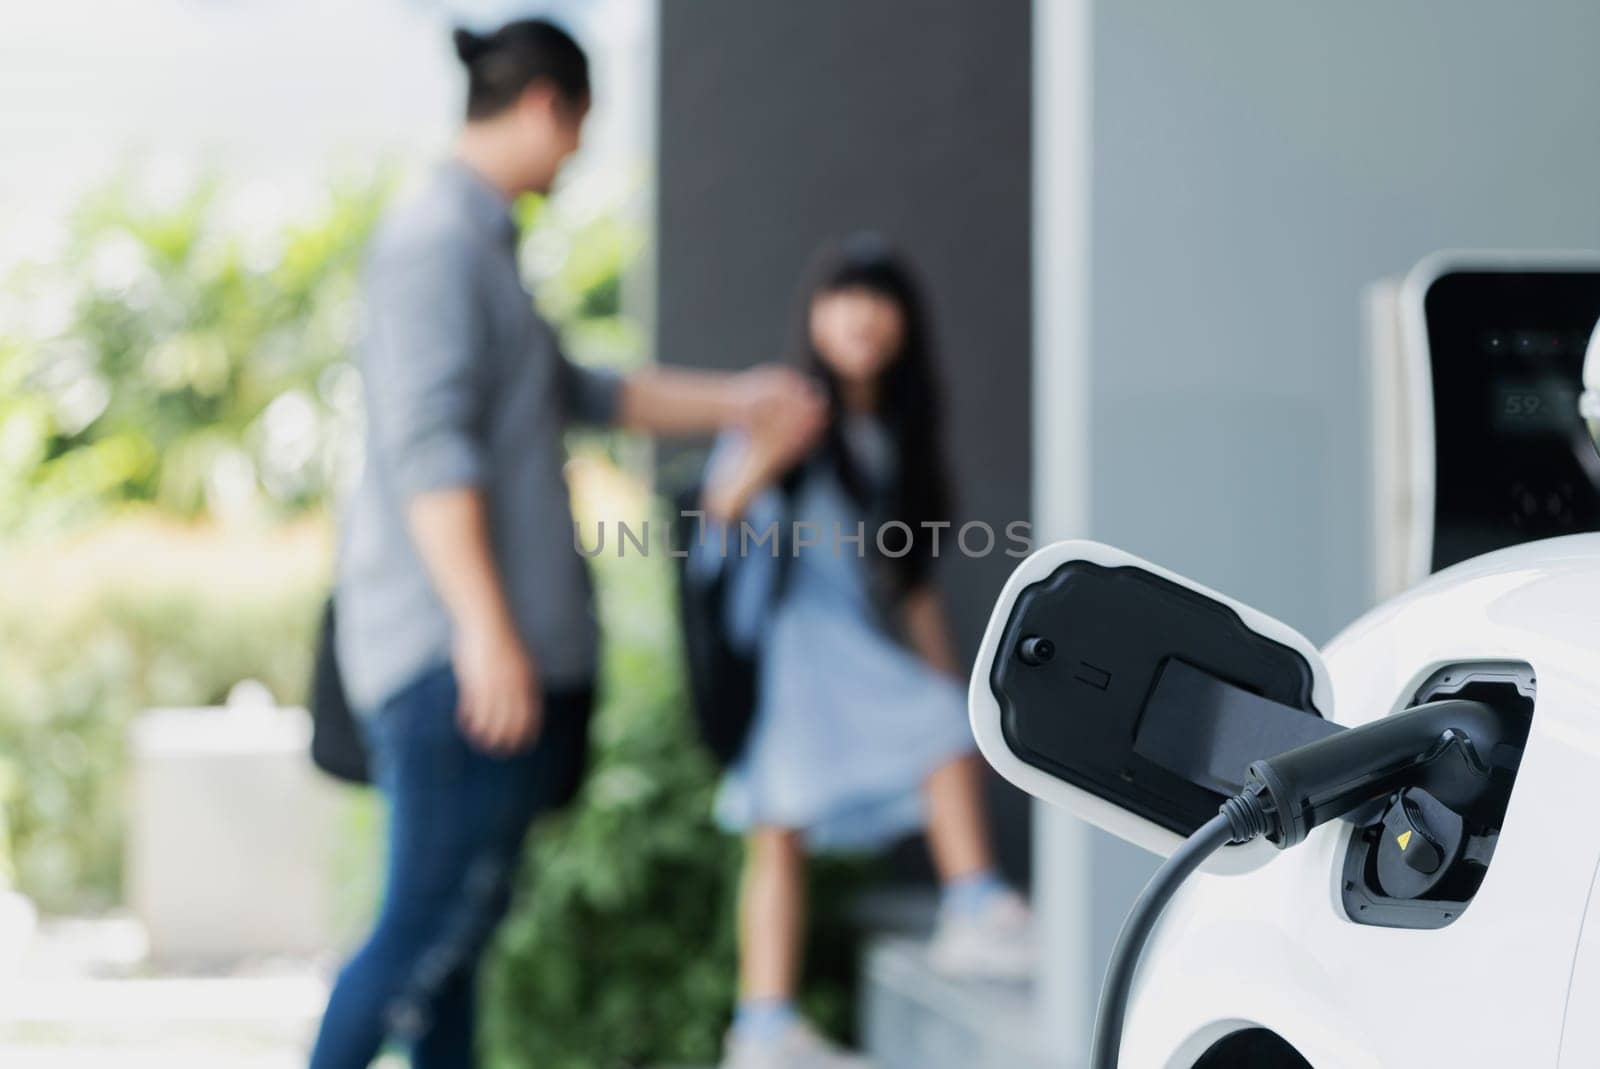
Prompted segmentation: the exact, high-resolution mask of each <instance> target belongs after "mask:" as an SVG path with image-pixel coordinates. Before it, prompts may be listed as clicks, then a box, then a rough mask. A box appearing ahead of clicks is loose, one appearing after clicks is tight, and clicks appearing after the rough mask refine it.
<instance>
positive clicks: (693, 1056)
mask: <svg viewBox="0 0 1600 1069" xmlns="http://www.w3.org/2000/svg"><path fill="white" fill-rule="evenodd" d="M595 565H596V574H597V579H598V581H599V582H598V587H599V596H600V607H601V618H602V621H603V623H604V625H605V629H606V636H607V642H606V656H605V667H604V673H603V678H602V685H601V690H602V694H601V707H600V710H599V712H598V715H597V717H596V724H595V735H594V744H595V762H594V767H593V770H592V772H591V775H590V778H589V780H588V781H587V783H586V785H585V787H584V790H583V792H582V794H581V795H580V797H579V799H578V802H577V804H576V805H575V806H574V807H573V808H572V810H571V811H569V812H566V813H563V814H560V815H558V816H555V817H553V818H550V819H548V820H547V821H545V822H544V823H543V825H542V826H541V827H539V828H538V829H537V831H536V833H535V835H534V837H533V839H532V843H531V849H530V850H529V854H528V858H527V864H526V866H525V868H524V871H523V877H522V887H521V894H520V896H519V899H518V905H517V906H516V908H515V909H514V911H513V913H512V916H511V918H510V920H509V921H508V923H507V924H506V926H505V929H504V930H503V932H502V936H501V939H500V942H499V946H498V948H497V952H496V954H495V955H494V957H493V960H492V961H491V963H490V968H489V975H488V984H487V991H486V998H485V1014H484V1020H483V1023H482V1029H483V1042H484V1047H485V1049H486V1051H487V1053H488V1060H489V1064H490V1065H491V1066H494V1067H495V1069H612V1067H619V1066H661V1065H683V1064H697V1063H699V1064H707V1063H713V1062H715V1061H716V1060H717V1059H718V1056H719V1052H720V1049H721V1044H722V1032H723V1030H724V1028H725V1027H726V1025H727V1021H728V1016H729V1013H730V1011H731V1008H732V1005H733V999H734V994H735V973H736V947H735V937H734V903H735V901H736V895H737V888H738V884H737V881H738V873H739V866H740V864H741V857H742V855H741V850H740V845H739V842H738V840H737V839H735V838H732V837H730V836H728V835H725V834H723V833H722V832H721V831H720V830H718V829H717V828H716V827H715V825H714V823H713V822H712V819H711V815H710V814H711V802H712V798H713V796H714V794H715V789H716V775H717V773H716V770H715V769H714V767H713V766H712V764H711V762H710V761H709V760H708V759H707V757H706V756H705V754H704V751H702V750H701V749H700V747H699V745H698V743H697V742H695V740H694V737H693V728H692V723H691V719H690V715H689V712H688V708H687V705H686V702H685V698H684V689H683V677H682V670H681V669H682V660H681V654H680V652H679V647H678V644H677V638H678V630H677V626H676V608H675V605H674V602H673V598H674V596H675V591H674V587H673V582H672V578H671V574H670V567H669V562H668V561H667V560H666V559H665V558H663V557H662V556H660V555H657V556H656V557H653V558H650V559H639V558H634V557H630V558H629V559H627V560H623V561H618V560H615V559H614V558H608V557H601V558H598V559H597V560H596V561H595ZM814 869H815V872H814V875H813V881H812V882H813V885H814V886H813V889H812V896H811V897H812V903H813V917H812V923H811V925H810V943H811V947H810V951H809V958H810V961H811V967H810V968H809V969H808V971H807V984H806V987H805V991H804V995H803V1001H804V1003H805V1007H806V1009H807V1011H808V1012H809V1013H810V1014H811V1015H812V1016H813V1017H814V1018H816V1019H817V1020H818V1021H820V1022H821V1023H822V1025H823V1026H824V1027H825V1028H826V1029H828V1030H829V1031H831V1032H833V1033H835V1034H837V1035H840V1036H848V1035H849V1034H850V1032H851V1031H852V1029H853V1008H854V985H855V973H856V967H857V964H858V962H857V951H858V949H859V939H858V936H857V933H856V932H855V931H854V930H853V927H852V925H851V924H850V922H849V919H848V905H849V903H850V901H851V900H852V899H853V897H854V895H855V892H856V891H858V890H859V889H860V888H861V887H862V886H863V885H864V884H865V883H866V882H867V881H868V880H869V879H870V878H871V876H872V874H873V870H872V867H871V866H870V865H868V864H866V863H862V862H850V861H838V860H835V861H829V862H824V863H822V864H820V865H816V866H814Z"/></svg>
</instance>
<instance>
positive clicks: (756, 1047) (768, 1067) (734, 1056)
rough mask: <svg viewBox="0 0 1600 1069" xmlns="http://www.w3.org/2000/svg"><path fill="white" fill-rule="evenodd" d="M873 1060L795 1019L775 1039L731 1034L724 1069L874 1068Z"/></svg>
mask: <svg viewBox="0 0 1600 1069" xmlns="http://www.w3.org/2000/svg"><path fill="white" fill-rule="evenodd" d="M871 1065H872V1063H871V1062H869V1061H867V1060H866V1059H865V1058H863V1057H861V1056H860V1055H858V1054H850V1053H848V1052H847V1051H843V1050H840V1049H839V1048H838V1047H836V1046H834V1045H833V1044H832V1043H829V1042H828V1041H827V1040H826V1039H823V1038H822V1037H821V1036H820V1035H818V1034H817V1032H816V1031H815V1030H814V1029H813V1028H812V1027H811V1026H810V1025H808V1024H806V1023H805V1022H804V1021H796V1022H795V1023H794V1024H792V1025H790V1026H789V1029H788V1030H787V1031H786V1032H784V1033H783V1035H781V1036H779V1037H778V1038H777V1039H776V1040H772V1041H770V1042H766V1043H752V1042H750V1041H749V1040H741V1039H739V1038H738V1037H737V1036H735V1035H734V1034H733V1033H732V1032H729V1033H728V1038H727V1041H726V1043H725V1044H724V1045H723V1053H722V1069H871Z"/></svg>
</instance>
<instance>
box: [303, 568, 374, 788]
mask: <svg viewBox="0 0 1600 1069" xmlns="http://www.w3.org/2000/svg"><path fill="white" fill-rule="evenodd" d="M335 626H336V621H335V620H334V614H333V599H332V598H329V599H328V603H327V604H326V605H324V606H323V608H322V621H321V624H320V626H319V627H318V628H317V649H316V656H315V660H314V661H313V663H312V667H311V763H312V764H314V765H316V766H317V767H318V768H320V769H322V771H324V772H326V773H327V774H328V775H330V776H332V777H333V778H334V779H338V780H343V781H345V782H346V783H363V784H364V783H371V782H372V768H371V760H370V758H369V756H368V753H367V741H366V739H365V737H363V735H362V734H361V725H360V724H358V723H356V718H355V715H354V714H353V713H352V712H351V710H350V702H349V701H348V700H347V699H346V698H345V693H344V679H343V677H341V676H340V674H339V659H338V655H337V653H336V652H335V650H334V634H335V632H334V628H335Z"/></svg>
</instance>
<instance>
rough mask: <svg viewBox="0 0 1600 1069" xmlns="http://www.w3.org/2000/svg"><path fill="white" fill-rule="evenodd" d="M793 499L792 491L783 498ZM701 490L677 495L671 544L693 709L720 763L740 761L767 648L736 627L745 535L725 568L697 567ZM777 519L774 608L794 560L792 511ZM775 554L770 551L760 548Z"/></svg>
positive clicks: (726, 557)
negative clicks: (734, 605)
mask: <svg viewBox="0 0 1600 1069" xmlns="http://www.w3.org/2000/svg"><path fill="white" fill-rule="evenodd" d="M783 497H784V500H785V501H787V495H783ZM699 508H700V487H698V486H696V487H693V488H691V489H690V490H687V491H685V492H684V493H682V494H680V495H678V498H677V514H676V515H675V516H673V517H672V519H671V521H670V524H669V526H670V528H671V531H672V546H673V547H674V548H675V549H676V550H677V551H678V552H677V556H676V558H675V559H676V560H677V564H678V606H679V613H680V619H681V623H682V627H683V651H684V659H685V661H686V668H687V675H688V684H689V704H690V705H691V706H692V707H693V710H694V717H695V724H696V727H697V728H698V730H699V734H700V741H701V743H703V744H704V745H705V747H706V749H707V750H709V751H710V752H711V756H712V757H714V758H715V759H716V761H717V763H718V764H719V765H722V766H724V767H725V766H727V765H730V764H732V763H733V762H734V761H736V760H737V759H738V757H739V754H740V752H741V751H742V750H743V749H744V744H745V739H746V738H747V737H748V736H749V734H750V725H751V723H752V722H753V721H754V719H755V705H756V687H757V683H758V681H759V679H760V673H761V665H760V649H759V648H758V646H757V645H756V643H755V642H754V640H753V637H746V636H739V635H736V634H734V632H733V628H732V627H731V626H730V624H731V620H730V616H729V597H730V592H731V591H732V589H733V588H734V586H735V585H736V583H737V582H738V577H739V576H740V574H741V572H742V570H743V569H745V568H747V567H749V566H750V565H751V560H750V559H749V558H747V557H745V556H744V555H743V554H742V553H741V552H740V548H741V547H740V542H739V538H740V535H739V533H738V531H737V530H735V531H733V532H730V533H729V537H728V544H727V547H726V551H725V552H723V553H721V558H720V566H719V567H717V568H715V569H714V570H706V569H701V568H696V567H695V566H694V565H693V564H692V563H691V558H690V556H688V555H687V553H686V551H691V550H692V549H693V547H696V546H699V545H701V544H702V542H701V539H702V538H703V537H706V536H705V535H704V520H703V519H697V518H696V517H697V516H698V513H697V511H696V510H698V509H699ZM784 513H785V514H784V515H782V516H780V517H779V520H778V533H777V536H776V537H777V542H776V561H775V562H774V563H775V564H776V575H775V576H774V580H773V582H772V585H771V588H770V589H769V590H768V591H767V598H768V606H767V607H768V608H769V609H770V607H771V606H772V605H773V604H776V602H777V600H778V598H779V597H780V596H781V595H782V590H783V584H784V580H785V577H786V576H787V574H788V571H789V568H788V564H789V561H790V553H789V539H788V537H787V536H788V533H789V531H788V516H787V510H786V509H785V510H784ZM752 552H759V553H765V554H771V553H772V552H773V551H772V550H770V549H767V548H765V546H763V548H761V549H759V550H753V551H752Z"/></svg>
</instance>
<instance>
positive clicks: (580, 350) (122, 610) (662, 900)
mask: <svg viewBox="0 0 1600 1069" xmlns="http://www.w3.org/2000/svg"><path fill="white" fill-rule="evenodd" d="M653 11H654V8H653V5H652V4H651V3H649V2H647V0H551V2H546V3H523V4H518V3H509V2H488V0H481V2H477V3H446V2H437V3H434V2H424V0H317V2H312V0H145V2H142V3H139V4H126V3H116V2H110V0H102V2H96V0H52V2H50V3H28V4H10V5H7V6H6V7H5V9H4V12H3V14H0V146H3V150H0V155H3V158H4V161H5V165H4V166H3V167H0V547H3V548H0V588H3V589H4V590H5V591H6V596H5V598H4V599H0V1064H5V1065H7V1066H18V1065H24V1066H26V1065H48V1066H58V1065H100V1064H117V1065H122V1066H128V1065H145V1064H149V1065H159V1066H162V1067H171V1066H180V1065H197V1066H199V1065H205V1066H215V1065H220V1064H227V1065H230V1066H254V1065H261V1066H279V1065H285V1066H287V1065H298V1064H301V1063H302V1061H303V1057H304V1055H303V1051H304V1044H305V1042H306V1040H307V1038H308V1035H309V1032H310V1030H311V1029H312V1028H313V1027H314V1025H315V1018H316V1015H317V1013H318V1012H319V1011H320V1008H321V1000H322V999H323V997H324V993H325V983H326V977H327V974H328V969H329V968H330V966H331V965H332V964H333V963H334V962H335V961H336V960H337V957H338V955H339V953H340V951H341V950H342V949H343V948H344V947H345V946H346V945H347V944H348V941H349V939H350V938H351V937H352V936H353V934H354V933H355V931H356V930H357V928H358V926H359V925H360V923H361V921H362V919H363V917H364V916H365V913H366V911H367V910H368V909H369V907H370V904H371V902H372V898H373V895H374V893H375V883H376V876H375V870H374V861H375V857H376V852H377V849H378V844H379V842H380V841H381V828H380V827H379V818H378V814H377V811H376V807H375V806H374V805H373V804H372V802H371V799H370V797H369V796H368V794H367V793H366V792H364V791H361V790H359V789H354V788H339V787H335V786H333V785H332V784H331V783H330V782H327V781H323V780H321V779H319V778H318V777H317V776H316V775H315V774H314V773H313V772H312V771H311V769H310V766H309V763H308V762H307V760H306V755H305V740H306V731H307V724H306V720H305V717H304V714H303V713H301V712H300V711H299V710H298V709H295V708H293V707H294V706H296V705H298V703H300V702H301V701H302V700H303V697H304V691H305V684H306V682H307V676H308V671H309V661H310V652H311V647H312V634H313V625H314V622H315V619H316V614H317V612H318V609H319V606H320V604H321V601H322V599H323V598H324V597H325V595H326V592H327V583H328V577H329V569H330V563H331V546H332V534H331V530H332V523H331V515H332V513H333V510H334V507H335V502H336V500H337V493H338V489H339V487H340V486H341V485H342V484H343V483H344V481H345V480H346V479H348V477H349V474H350V472H351V471H352V469H353V466H354V464H355V463H356V462H358V460H359V458H358V457H357V456H355V455H354V450H353V449H352V447H351V443H352V442H353V441H354V440H355V438H354V431H355V429H356V428H357V427H358V426H359V419H360V412H359V385H358V382H357V380H356V378H355V373H354V371H353V370H352V369H351V367H350V366H349V363H348V360H349V355H350V348H351V342H352V330H353V323H354V322H355V314H354V312H355V308H354V302H355V301H356V300H357V299H358V287H357V272H358V270H359V262H360V254H361V249H362V247H363V244H364V242H365V240H366V238H367V236H368V234H369V232H370V230H371V228H372V226H373V225H374V223H375V221H376V220H377V219H378V217H379V215H380V213H381V212H382V210H383V207H384V205H385V204H386V203H387V202H388V201H389V199H390V198H391V197H394V196H397V195H403V191H404V188H405V186H406V185H407V183H408V182H410V181H411V180H413V179H414V178H415V177H416V176H417V175H418V173H419V172H420V171H421V170H422V169H424V168H425V167H426V166H427V165H428V164H429V163H430V162H431V161H432V160H434V159H436V158H437V157H438V156H439V155H440V154H441V153H442V152H444V151H446V150H447V149H448V145H449V140H450V137H451V135H452V131H453V130H454V128H455V125H456V123H457V121H458V116H459V112H460V109H461V96H462V90H463V84H462V81H463V79H462V77H461V74H460V70H459V64H458V63H457V61H456V59H455V56H454V54H453V51H452V49H451V46H450V42H449V33H448V31H449V28H450V27H451V25H452V24H456V23H462V24H466V25H471V26H474V27H478V28H490V27H492V26H494V25H496V24H498V23H499V22H502V21H504V20H506V19H509V18H511V17H516V16H520V15H525V14H545V15H549V16H551V17H554V18H556V19H558V20H559V21H562V22H564V23H565V24H566V25H567V26H568V27H569V28H570V29H572V30H573V31H574V32H575V34H576V35H577V36H578V37H579V39H580V40H581V41H582V42H583V44H584V45H585V47H586V48H587V49H588V51H589V53H590V57H591V63H592V65H593V74H594V81H595V107H594V109H593V111H592V113H591V115H592V117H591V119H590V122H589V125H588V127H587V129H586V137H585V144H584V148H583V150H582V152H581V154H580V156H579V157H578V158H577V159H576V160H575V161H574V162H573V164H572V165H571V166H570V167H569V168H568V170H567V172H566V173H565V175H564V178H563V182H562V184H561V186H560V188H559V189H558V191H557V193H556V194H555V195H554V196H552V197H551V198H550V199H549V201H548V202H547V203H531V202H530V203H525V204H522V205H519V208H518V211H519V214H520V215H521V217H522V219H523V221H524V224H525V240H524V245H523V258H524V267H525V272H526V274H527V276H528V278H529V281H530V283H531V285H532V287H533V288H534V290H535V292H536V294H537V297H538V300H539V302H540V304H541V306H542V307H543V309H544V310H545V312H546V313H547V314H548V315H549V316H550V317H551V318H552V319H553V320H554V321H556V322H557V323H558V324H559V325H560V326H561V328H562V330H563V333H564V336H565V338H566V342H567V346H568V348H569V350H570V351H571V352H572V354H573V355H574V357H575V358H577V359H579V360H583V361H588V362H594V363H605V364H612V365H620V366H627V365H631V364H635V363H637V362H638V361H640V360H643V359H646V358H647V355H648V354H647V353H645V351H644V349H645V345H644V341H643V339H644V338H645V330H644V323H645V317H646V315H647V311H648V309H647V307H646V302H645V301H644V300H643V299H641V295H642V294H643V293H644V291H645V287H644V285H643V283H642V281H641V280H642V279H643V278H644V277H645V276H644V271H645V269H646V268H647V266H648V256H647V253H648V248H647V246H648V236H649V230H650V228H649V212H650V205H649V173H648V172H649V159H650V154H649V148H650V143H649V138H650V116H651V107H652V99H651V92H650V86H651V85H652V69H651V65H652V62H653V57H654V36H653V35H654V32H655V30H654V26H653ZM575 445H576V446H577V449H576V453H575V455H576V457H577V459H576V460H575V461H574V470H573V482H574V489H575V497H576V505H577V508H578V510H579V514H580V515H585V514H588V515H594V514H595V513H596V512H597V511H599V510H601V509H606V510H614V509H617V508H620V507H626V508H627V509H629V510H630V512H629V514H637V513H640V512H642V511H643V510H645V509H646V508H648V503H647V501H646V490H645V486H644V481H643V479H642V478H641V469H640V466H639V465H638V464H637V463H636V462H634V463H630V462H629V460H628V459H627V458H628V457H629V456H630V455H631V454H630V453H629V450H628V448H627V447H626V446H625V445H623V444H620V443H618V442H616V441H613V440H611V439H608V438H604V437H600V438H593V439H591V440H588V441H586V442H578V443H575ZM601 571H602V574H601V577H600V578H601V598H602V611H603V612H604V613H605V614H606V616H607V620H608V624H609V630H610V632H611V634H612V635H613V641H612V642H611V646H610V651H609V652H608V656H607V666H606V672H607V676H608V679H609V680H610V681H612V683H613V684H614V685H613V686H612V687H610V690H609V692H610V693H616V692H620V691H626V692H627V693H628V694H629V695H630V699H631V700H630V702H629V704H628V706H627V707H626V708H622V707H619V706H616V705H615V704H613V703H608V705H607V707H606V709H605V710H603V711H602V713H601V716H600V718H599V725H598V732H599V738H598V740H597V742H598V765H597V770H596V774H595V776H594V779H593V781H592V783H591V788H590V790H589V791H588V792H587V794H586V796H585V798H586V800H585V802H584V803H583V805H581V806H580V807H578V809H577V810H576V811H575V812H574V813H572V814H571V815H570V816H568V817H567V818H564V819H563V820H562V821H558V822H556V823H555V825H554V826H553V827H551V828H549V829H547V830H546V831H545V832H544V833H543V834H542V836H541V840H540V846H539V847H538V848H537V853H538V854H539V856H538V857H537V858H536V859H535V863H536V864H537V865H538V866H539V868H540V869H541V872H542V875H541V880H540V885H539V892H538V894H537V895H536V896H524V898H523V902H524V905H523V906H522V907H519V913H518V914H517V915H516V916H514V917H513V919H512V921H511V922H510V923H509V924H508V926H507V929H506V932H505V939H504V940H503V945H502V947H501V949H500V951H499V953H498V954H497V957H496V960H495V963H494V966H493V982H492V984H491V986H490V994H489V997H488V999H487V1002H488V1005H487V1006H486V1008H485V1013H484V1030H485V1040H486V1049H487V1050H488V1051H489V1052H490V1054H491V1056H492V1057H493V1059H494V1060H495V1064H501V1065H523V1064H529V1065H531V1064H534V1063H537V1064H540V1065H572V1066H578V1065H584V1064H616V1063H617V1061H618V1060H619V1059H624V1058H635V1057H641V1056H643V1057H651V1058H656V1057H659V1058H661V1059H662V1060H694V1059H705V1060H709V1057H710V1056H711V1055H712V1054H714V1052H715V1049H716V1044H717V1034H716V1033H717V1030H718V1029H720V1027H721V1022H722V1014H723V1012H724V1010H725V1007H726V1002H727V999H728V997H729V984H730V983H731V979H730V978H731V975H732V970H731V958H730V955H731V943H729V942H728V940H727V939H722V940H720V941H718V940H713V941H712V944H711V945H710V946H707V945H706V936H705V934H704V933H706V932H707V931H708V930H709V931H720V930H722V929H723V928H725V927H726V925H724V924H722V923H721V919H722V917H723V913H724V912H725V911H724V909H723V906H724V900H723V898H722V895H723V893H724V889H725V887H726V886H727V883H728V881H727V879H726V877H727V874H728V872H729V865H730V864H731V860H732V859H731V854H730V848H729V845H728V843H727V842H726V841H725V840H724V839H723V837H721V836H720V835H718V834H717V833H716V832H715V831H714V830H713V829H712V828H711V826H710V824H709V821H708V820H707V818H706V810H707V808H708V806H707V801H708V797H709V795H708V792H709V790H710V785H711V772H710V769H709V768H708V767H707V766H706V765H705V763H704V762H703V761H702V760H701V758H700V757H699V756H698V754H697V753H695V752H694V751H693V749H692V747H691V746H690V745H689V743H688V741H687V735H686V733H685V731H684V729H683V724H682V720H681V701H680V700H679V697H678V690H677V684H676V679H677V668H676V653H675V649H674V647H673V646H672V644H671V639H670V635H671V633H672V629H671V627H670V626H668V621H669V620H670V615H669V614H670V612H671V607H670V603H669V601H668V597H667V590H668V586H667V577H666V575H665V573H664V571H663V570H662V569H661V568H652V567H649V566H646V565H644V564H639V565H635V564H634V563H633V562H630V565H629V568H628V571H627V573H626V576H625V577H619V576H617V575H609V574H607V572H606V570H605V569H603V568H602V570H601ZM618 857H621V858H623V859H625V860H623V861H618V860H617V859H618ZM665 872H671V873H672V874H673V875H672V879H671V881H670V882H669V881H668V880H667V879H666V878H665V877H664V876H663V873H665ZM621 917H626V918H628V919H629V924H622V923H619V921H618V918H621ZM596 931H604V932H605V933H606V938H605V939H599V938H596V937H595V934H594V933H595V932H596ZM690 937H693V938H694V940H695V942H696V944H697V945H696V947H695V952H694V953H693V954H690V953H688V952H687V951H686V949H685V948H684V947H683V946H681V945H680V944H681V942H682V940H684V939H686V938H690ZM602 957H603V958H604V960H602ZM686 960H688V964H685V962H686ZM619 976H620V977H623V978H625V979H623V980H622V981H620V982H619V980H618V977H619ZM601 977H609V978H610V983H609V984H608V985H607V988H606V992H607V1003H606V1005H600V1004H599V1001H598V1000H597V998H596V995H595V992H596V990H597V985H598V984H599V982H600V978H601ZM836 1001H837V1000H836ZM513 1005H514V1006H515V1010H514V1011H513V1010H511V1009H508V1008H507V1007H510V1006H513ZM533 1019H538V1020H539V1022H540V1027H539V1028H538V1029H537V1030H536V1032H535V1031H533V1030H530V1028H529V1024H528V1022H529V1021H530V1020H533Z"/></svg>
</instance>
